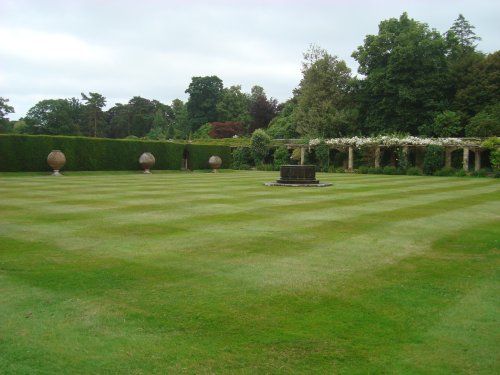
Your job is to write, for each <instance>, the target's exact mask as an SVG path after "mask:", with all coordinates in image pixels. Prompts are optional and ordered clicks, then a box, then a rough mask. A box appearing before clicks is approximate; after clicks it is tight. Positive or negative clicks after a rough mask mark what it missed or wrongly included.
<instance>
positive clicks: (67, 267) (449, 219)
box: [0, 171, 500, 375]
mask: <svg viewBox="0 0 500 375" xmlns="http://www.w3.org/2000/svg"><path fill="white" fill-rule="evenodd" d="M276 178H277V173H276V172H255V171H253V172H251V171H247V172H231V171H225V172H223V173H219V174H211V173H178V172H169V173H155V174H152V175H143V174H139V173H116V174H109V173H102V174H101V173H76V172H73V173H70V172H68V173H66V176H65V177H61V178H54V177H51V176H47V175H42V174H0V373H1V374H30V375H32V374H180V373H189V374H193V373H196V374H212V373H217V374H219V373H227V374H235V373H241V374H253V373H258V374H264V373H265V374H268V373H269V374H290V373H294V374H295V373H304V374H493V373H499V372H500V356H499V351H498V346H499V344H500V325H499V323H500V322H499V320H500V314H499V313H500V311H499V310H500V309H499V307H500V306H499V305H500V302H499V299H498V296H499V295H500V284H499V270H500V267H499V265H500V264H499V250H500V249H499V247H500V246H499V242H500V220H499V218H500V216H499V215H500V183H499V182H498V181H497V180H494V179H463V178H453V177H407V176H380V175H350V174H335V175H332V174H319V178H320V179H321V180H322V181H324V182H331V183H333V184H334V186H332V187H328V188H309V189H307V188H283V187H265V186H263V183H264V182H267V181H272V180H275V179H276Z"/></svg>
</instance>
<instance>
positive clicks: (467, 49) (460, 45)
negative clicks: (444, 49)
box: [445, 14, 481, 59]
mask: <svg viewBox="0 0 500 375" xmlns="http://www.w3.org/2000/svg"><path fill="white" fill-rule="evenodd" d="M474 29H475V27H474V26H472V25H471V24H470V22H469V21H467V20H466V19H465V17H464V16H463V15H462V14H459V15H458V18H457V19H456V20H455V22H453V25H452V26H451V28H450V30H448V31H447V32H446V34H445V38H446V40H447V42H448V48H449V49H450V52H449V53H450V56H451V57H452V58H453V59H459V58H461V57H463V55H466V54H469V53H472V52H475V50H476V47H477V42H479V41H480V40H481V38H480V37H479V36H477V35H476V33H475V32H474Z"/></svg>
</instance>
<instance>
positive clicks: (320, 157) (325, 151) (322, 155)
mask: <svg viewBox="0 0 500 375" xmlns="http://www.w3.org/2000/svg"><path fill="white" fill-rule="evenodd" d="M314 151H315V153H316V159H317V161H318V167H319V170H320V171H321V172H327V171H328V166H329V164H330V148H329V147H328V145H327V144H326V143H325V142H324V141H321V142H320V143H319V144H318V145H317V146H316V148H315V150H314Z"/></svg>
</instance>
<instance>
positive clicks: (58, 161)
mask: <svg viewBox="0 0 500 375" xmlns="http://www.w3.org/2000/svg"><path fill="white" fill-rule="evenodd" d="M47 163H48V164H49V166H50V167H51V168H52V170H53V172H52V176H62V175H61V173H59V170H60V169H61V168H62V167H63V166H64V164H66V156H64V154H63V153H62V151H61V150H52V152H51V153H50V154H49V156H47Z"/></svg>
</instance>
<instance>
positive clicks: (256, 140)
mask: <svg viewBox="0 0 500 375" xmlns="http://www.w3.org/2000/svg"><path fill="white" fill-rule="evenodd" d="M270 144H271V138H270V137H269V136H268V135H267V133H266V132H265V131H264V130H262V129H257V130H255V131H254V132H253V134H252V139H251V145H250V150H251V152H252V156H253V159H254V161H255V165H259V164H263V163H264V159H265V158H266V156H267V154H268V152H269V146H270Z"/></svg>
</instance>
